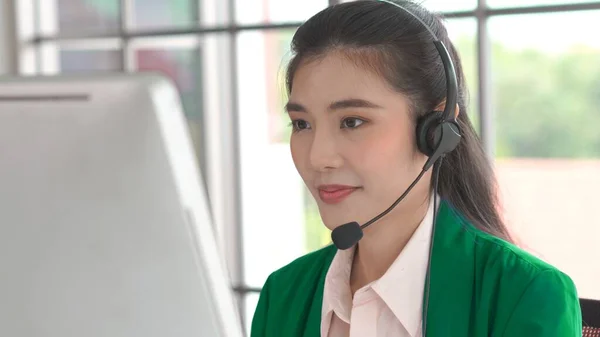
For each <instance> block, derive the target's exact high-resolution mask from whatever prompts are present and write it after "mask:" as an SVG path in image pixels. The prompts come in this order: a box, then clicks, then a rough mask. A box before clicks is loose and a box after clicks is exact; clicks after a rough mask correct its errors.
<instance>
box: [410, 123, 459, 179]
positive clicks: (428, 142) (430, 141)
mask: <svg viewBox="0 0 600 337" xmlns="http://www.w3.org/2000/svg"><path fill="white" fill-rule="evenodd" d="M416 136H417V147H418V148H419V151H421V152H422V153H423V154H425V155H426V156H427V157H429V158H428V159H427V162H426V163H425V166H424V167H423V169H424V170H428V169H429V168H430V167H431V165H433V164H434V163H435V162H436V161H437V160H438V159H440V158H441V157H442V156H444V155H446V154H447V153H449V152H451V151H452V150H454V149H455V148H456V147H457V146H458V143H459V142H460V139H461V133H460V128H459V126H458V124H457V123H456V122H455V121H454V120H450V121H447V120H444V113H443V112H441V111H433V112H430V113H428V114H427V115H425V116H423V117H421V118H419V120H418V121H417V132H416Z"/></svg>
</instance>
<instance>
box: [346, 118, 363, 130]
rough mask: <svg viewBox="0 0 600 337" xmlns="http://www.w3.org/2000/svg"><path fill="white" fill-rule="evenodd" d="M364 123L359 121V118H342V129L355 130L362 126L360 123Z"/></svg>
mask: <svg viewBox="0 0 600 337" xmlns="http://www.w3.org/2000/svg"><path fill="white" fill-rule="evenodd" d="M364 122H365V121H364V120H362V119H360V118H356V117H348V118H344V120H342V126H341V127H342V129H344V128H349V129H355V128H357V127H359V126H361V125H362V123H364Z"/></svg>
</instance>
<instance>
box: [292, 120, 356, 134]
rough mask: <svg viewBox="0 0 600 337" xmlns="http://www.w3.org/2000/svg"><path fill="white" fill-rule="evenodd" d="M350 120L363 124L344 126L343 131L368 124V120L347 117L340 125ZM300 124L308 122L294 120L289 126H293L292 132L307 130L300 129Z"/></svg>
mask: <svg viewBox="0 0 600 337" xmlns="http://www.w3.org/2000/svg"><path fill="white" fill-rule="evenodd" d="M348 120H357V121H360V123H361V124H359V125H358V126H355V127H343V126H342V129H357V128H359V127H360V126H361V125H363V123H366V122H367V121H366V120H364V119H362V118H359V117H345V118H344V119H342V121H341V123H340V124H342V125H343V124H344V122H346V121H348ZM298 122H306V121H305V120H303V119H294V120H292V121H291V122H290V124H289V126H291V127H292V131H293V132H300V131H302V130H306V129H300V128H298V126H297V123H298Z"/></svg>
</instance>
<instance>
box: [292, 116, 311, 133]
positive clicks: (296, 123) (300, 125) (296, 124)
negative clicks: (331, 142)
mask: <svg viewBox="0 0 600 337" xmlns="http://www.w3.org/2000/svg"><path fill="white" fill-rule="evenodd" d="M290 124H291V125H292V129H293V130H294V132H298V131H302V130H304V129H310V124H308V122H307V121H305V120H303V119H295V120H293V121H292V123H290Z"/></svg>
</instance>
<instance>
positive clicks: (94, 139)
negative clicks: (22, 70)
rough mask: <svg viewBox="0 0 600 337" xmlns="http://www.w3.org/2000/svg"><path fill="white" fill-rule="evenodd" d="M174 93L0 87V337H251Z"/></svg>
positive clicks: (155, 81) (54, 83) (84, 80)
mask: <svg viewBox="0 0 600 337" xmlns="http://www.w3.org/2000/svg"><path fill="white" fill-rule="evenodd" d="M216 242H217V241H216V239H215V234H214V229H213V225H212V222H211V216H210V212H209V208H208V202H207V197H206V196H205V192H204V188H203V186H202V181H201V179H200V173H199V169H198V166H197V161H196V159H195V156H194V151H193V150H192V144H191V141H190V137H189V134H188V131H187V126H186V123H185V120H184V116H183V113H182V111H181V105H180V100H179V95H178V93H177V90H176V89H175V88H174V86H173V85H172V84H171V83H170V82H169V81H167V80H165V79H164V78H162V77H160V76H158V75H153V74H122V75H117V74H115V75H108V76H72V77H58V76H57V77H54V76H52V77H30V78H4V79H0V275H1V276H0V336H21V337H70V336H73V337H75V336H77V337H81V336H85V337H100V336H102V337H108V336H110V337H159V336H160V337H167V336H168V337H176V336H181V337H183V336H185V337H191V336H207V337H208V336H210V337H220V336H224V337H225V336H226V337H239V336H242V329H241V324H240V320H239V313H238V311H237V308H236V304H235V300H234V295H233V293H232V290H231V286H230V282H229V280H228V278H227V273H226V271H225V267H224V265H223V259H222V258H221V257H220V256H221V255H220V254H219V253H218V249H217V244H216Z"/></svg>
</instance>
